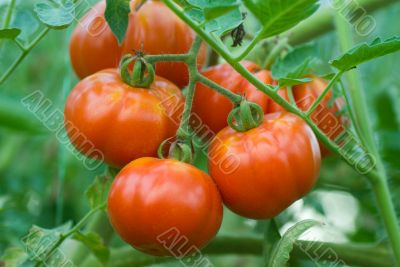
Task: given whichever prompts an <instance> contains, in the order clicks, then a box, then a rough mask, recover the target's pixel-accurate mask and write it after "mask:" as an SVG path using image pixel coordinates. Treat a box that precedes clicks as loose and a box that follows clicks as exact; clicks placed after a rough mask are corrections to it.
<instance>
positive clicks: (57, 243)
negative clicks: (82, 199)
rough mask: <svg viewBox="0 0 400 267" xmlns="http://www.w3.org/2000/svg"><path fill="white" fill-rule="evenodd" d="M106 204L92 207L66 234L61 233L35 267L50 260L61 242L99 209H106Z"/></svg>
mask: <svg viewBox="0 0 400 267" xmlns="http://www.w3.org/2000/svg"><path fill="white" fill-rule="evenodd" d="M104 207H105V204H103V205H101V206H99V207H97V208H95V209H92V210H91V211H90V212H88V213H87V214H86V215H85V216H84V217H83V218H82V219H81V220H80V221H79V222H78V223H77V224H76V225H75V226H74V227H73V228H72V229H71V230H70V231H68V232H67V233H65V234H60V236H59V238H58V240H57V242H56V243H54V245H53V246H52V247H51V248H50V249H49V250H48V251H47V252H46V255H44V257H43V258H42V259H41V260H40V261H38V262H36V264H35V267H39V266H41V265H42V264H44V263H45V261H46V260H48V257H50V256H51V254H52V253H53V252H54V251H55V250H56V249H57V248H58V247H59V246H61V244H62V243H63V242H64V241H65V240H66V239H67V238H68V237H70V236H72V235H73V234H75V233H76V232H77V231H79V230H80V229H81V228H82V227H83V226H84V225H85V224H86V223H87V222H88V221H89V219H90V218H91V217H92V216H93V215H94V214H95V213H97V212H98V211H100V210H102V209H104Z"/></svg>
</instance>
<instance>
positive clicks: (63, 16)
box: [35, 0, 75, 29]
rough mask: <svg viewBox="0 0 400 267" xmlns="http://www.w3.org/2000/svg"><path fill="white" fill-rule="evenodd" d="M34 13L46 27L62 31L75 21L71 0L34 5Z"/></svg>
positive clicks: (73, 5)
mask: <svg viewBox="0 0 400 267" xmlns="http://www.w3.org/2000/svg"><path fill="white" fill-rule="evenodd" d="M35 12H36V14H37V15H38V17H39V19H40V20H41V21H42V22H43V23H44V24H46V25H47V26H49V27H51V28H56V29H63V28H66V27H68V26H69V25H70V24H71V23H72V22H73V21H74V19H75V4H74V2H73V0H64V1H61V0H57V1H46V2H40V3H37V4H36V5H35Z"/></svg>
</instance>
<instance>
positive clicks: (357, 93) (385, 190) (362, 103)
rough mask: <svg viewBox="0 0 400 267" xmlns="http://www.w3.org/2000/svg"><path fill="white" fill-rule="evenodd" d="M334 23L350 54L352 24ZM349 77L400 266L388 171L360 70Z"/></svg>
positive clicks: (375, 186)
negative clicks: (377, 139) (383, 160)
mask: <svg viewBox="0 0 400 267" xmlns="http://www.w3.org/2000/svg"><path fill="white" fill-rule="evenodd" d="M335 23H336V28H337V32H338V36H339V41H340V45H341V48H342V50H343V51H347V50H349V49H351V48H352V47H353V46H354V42H353V35H352V32H351V29H350V27H349V26H350V25H349V24H348V23H347V22H346V21H345V20H344V19H343V18H342V17H341V16H340V15H336V17H335ZM347 78H348V81H349V94H348V97H350V101H351V104H352V107H353V110H354V117H355V120H356V126H357V127H358V128H359V131H360V134H361V136H360V138H361V140H362V142H363V145H364V146H365V147H366V148H367V149H368V151H369V152H370V153H372V154H373V156H374V158H375V161H376V169H377V173H376V174H377V177H376V178H375V179H370V182H371V185H372V188H373V191H374V193H375V196H376V199H377V204H378V207H379V210H380V212H381V214H382V219H383V222H384V224H385V227H386V230H387V233H388V236H389V240H390V242H391V245H392V247H393V253H394V256H395V259H396V262H397V266H400V224H399V221H398V219H397V215H396V210H395V208H394V205H393V203H392V197H391V193H390V190H389V187H388V181H387V180H388V178H387V175H386V170H385V168H384V165H383V162H382V159H381V157H380V155H379V152H378V148H377V146H376V144H375V141H374V136H373V130H372V126H371V125H372V124H371V121H370V120H369V116H368V108H367V101H366V97H365V94H364V90H363V88H362V84H361V79H360V76H359V73H358V71H357V70H353V71H351V72H349V73H348V75H347Z"/></svg>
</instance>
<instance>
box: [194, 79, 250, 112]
mask: <svg viewBox="0 0 400 267" xmlns="http://www.w3.org/2000/svg"><path fill="white" fill-rule="evenodd" d="M197 79H198V81H199V82H200V83H202V84H204V85H205V86H207V87H210V88H211V89H213V90H214V91H216V92H218V93H220V94H221V95H224V96H225V97H226V98H228V99H229V100H230V101H231V102H232V103H233V104H234V105H238V104H240V102H241V101H242V99H243V98H242V96H240V95H238V94H235V93H232V92H231V91H229V90H226V89H225V88H223V87H222V86H220V85H218V84H217V83H215V82H214V81H211V80H209V79H207V78H206V77H204V76H203V75H201V74H198V75H197Z"/></svg>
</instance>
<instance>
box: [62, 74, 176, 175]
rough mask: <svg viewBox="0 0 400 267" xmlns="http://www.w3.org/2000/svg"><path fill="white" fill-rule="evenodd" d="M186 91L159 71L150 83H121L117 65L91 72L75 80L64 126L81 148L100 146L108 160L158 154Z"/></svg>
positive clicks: (172, 131)
mask: <svg viewBox="0 0 400 267" xmlns="http://www.w3.org/2000/svg"><path fill="white" fill-rule="evenodd" d="M183 107H184V97H183V95H182V93H181V91H180V90H179V88H178V87H176V86H175V85H174V84H172V83H171V82H169V81H168V80H166V79H163V78H161V77H157V76H156V78H155V81H154V82H153V84H152V85H151V86H150V88H149V89H143V88H133V87H131V86H129V85H127V84H125V83H124V82H123V81H122V80H121V78H120V75H119V73H118V71H117V70H116V69H108V70H103V71H101V72H98V73H96V74H94V75H92V76H89V77H87V78H85V79H84V80H82V81H81V82H79V83H78V85H77V86H76V87H75V88H74V89H73V91H72V92H71V94H70V95H69V96H68V99H67V103H66V106H65V127H66V130H67V133H68V136H69V137H70V139H71V142H72V144H73V145H74V146H75V147H76V148H77V149H78V150H79V151H81V152H82V153H83V154H86V155H87V156H89V157H95V158H99V157H100V156H99V155H97V154H96V155H93V150H94V149H96V150H99V151H101V152H102V157H103V158H100V159H104V160H105V162H107V163H108V164H109V165H112V166H115V167H123V166H124V165H126V164H128V163H129V162H130V161H132V160H134V159H137V158H140V157H144V156H156V155H157V149H158V146H159V145H160V143H161V142H162V141H164V140H165V139H167V138H170V137H172V136H174V135H175V132H176V130H177V128H178V126H179V121H180V116H181V114H182V111H183Z"/></svg>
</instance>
